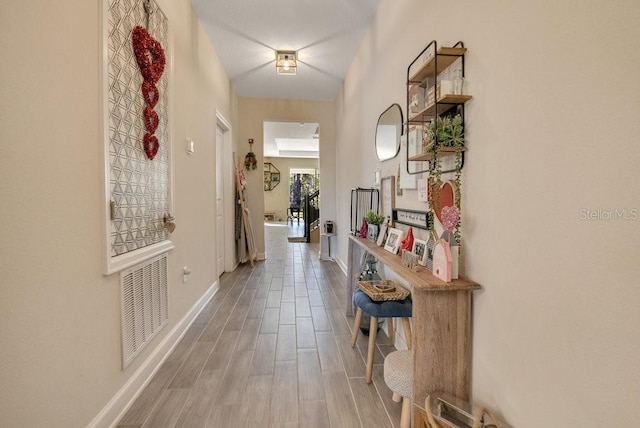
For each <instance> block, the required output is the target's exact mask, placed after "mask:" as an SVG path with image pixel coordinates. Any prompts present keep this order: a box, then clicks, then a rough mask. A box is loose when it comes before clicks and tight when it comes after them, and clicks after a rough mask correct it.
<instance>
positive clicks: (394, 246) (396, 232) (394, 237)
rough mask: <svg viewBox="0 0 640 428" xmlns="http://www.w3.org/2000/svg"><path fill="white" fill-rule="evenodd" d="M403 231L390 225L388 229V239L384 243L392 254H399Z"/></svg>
mask: <svg viewBox="0 0 640 428" xmlns="http://www.w3.org/2000/svg"><path fill="white" fill-rule="evenodd" d="M403 235H404V234H403V232H402V230H400V229H396V228H395V227H389V228H388V229H387V240H386V241H385V244H384V249H385V250H387V251H388V252H390V253H391V254H398V250H399V249H400V245H401V244H402V237H403Z"/></svg>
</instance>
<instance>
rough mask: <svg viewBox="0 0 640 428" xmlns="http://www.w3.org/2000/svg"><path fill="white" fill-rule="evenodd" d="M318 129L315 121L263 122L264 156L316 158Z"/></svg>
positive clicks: (318, 141)
mask: <svg viewBox="0 0 640 428" xmlns="http://www.w3.org/2000/svg"><path fill="white" fill-rule="evenodd" d="M319 131H320V128H319V127H318V124H317V123H315V122H313V123H312V122H264V156H265V157H274V158H276V157H286V158H316V159H317V158H318V153H319V143H320V135H319Z"/></svg>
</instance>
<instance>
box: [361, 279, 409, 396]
mask: <svg viewBox="0 0 640 428" xmlns="http://www.w3.org/2000/svg"><path fill="white" fill-rule="evenodd" d="M353 302H354V304H355V305H356V307H357V309H356V318H355V321H354V323H353V329H352V330H353V331H352V333H351V347H352V348H353V347H354V346H356V340H357V339H358V329H359V327H360V322H361V321H362V313H363V312H364V313H366V314H368V315H369V316H370V317H371V324H370V327H369V348H368V349H367V371H366V375H365V380H366V382H367V383H371V375H372V373H373V355H374V352H375V348H376V335H377V331H378V318H387V319H388V321H387V325H388V328H389V339H390V340H391V342H392V343H391V344H392V345H393V340H394V336H395V335H394V332H393V318H401V319H402V327H403V328H404V334H405V338H406V339H407V347H408V348H409V349H411V325H410V323H409V318H411V298H406V299H404V300H389V301H380V302H378V301H373V300H371V298H370V297H369V296H367V294H366V293H365V292H363V291H362V290H360V289H358V290H356V292H355V294H354V295H353Z"/></svg>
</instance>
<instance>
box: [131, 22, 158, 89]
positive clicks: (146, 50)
mask: <svg viewBox="0 0 640 428" xmlns="http://www.w3.org/2000/svg"><path fill="white" fill-rule="evenodd" d="M131 37H132V39H133V52H134V53H135V54H136V60H137V62H138V67H140V72H141V73H142V77H144V80H149V81H151V82H152V83H157V82H158V80H160V77H162V73H163V72H164V67H165V64H166V58H165V56H164V50H163V49H162V45H161V44H160V42H159V41H157V40H156V39H154V38H153V37H151V34H149V32H148V31H147V30H146V29H145V28H143V27H141V26H139V25H138V26H137V27H136V28H134V29H133V33H132V36H131Z"/></svg>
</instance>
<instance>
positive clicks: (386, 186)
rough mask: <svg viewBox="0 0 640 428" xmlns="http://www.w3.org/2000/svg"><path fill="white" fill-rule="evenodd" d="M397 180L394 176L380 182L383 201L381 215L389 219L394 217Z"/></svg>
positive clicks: (384, 178)
mask: <svg viewBox="0 0 640 428" xmlns="http://www.w3.org/2000/svg"><path fill="white" fill-rule="evenodd" d="M395 191H396V178H395V177H394V176H393V175H390V176H388V177H383V178H382V179H381V180H380V193H381V194H380V200H381V201H382V211H381V212H380V214H382V215H383V216H385V218H386V217H389V219H391V216H392V215H393V208H394V207H395V202H396V195H395Z"/></svg>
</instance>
